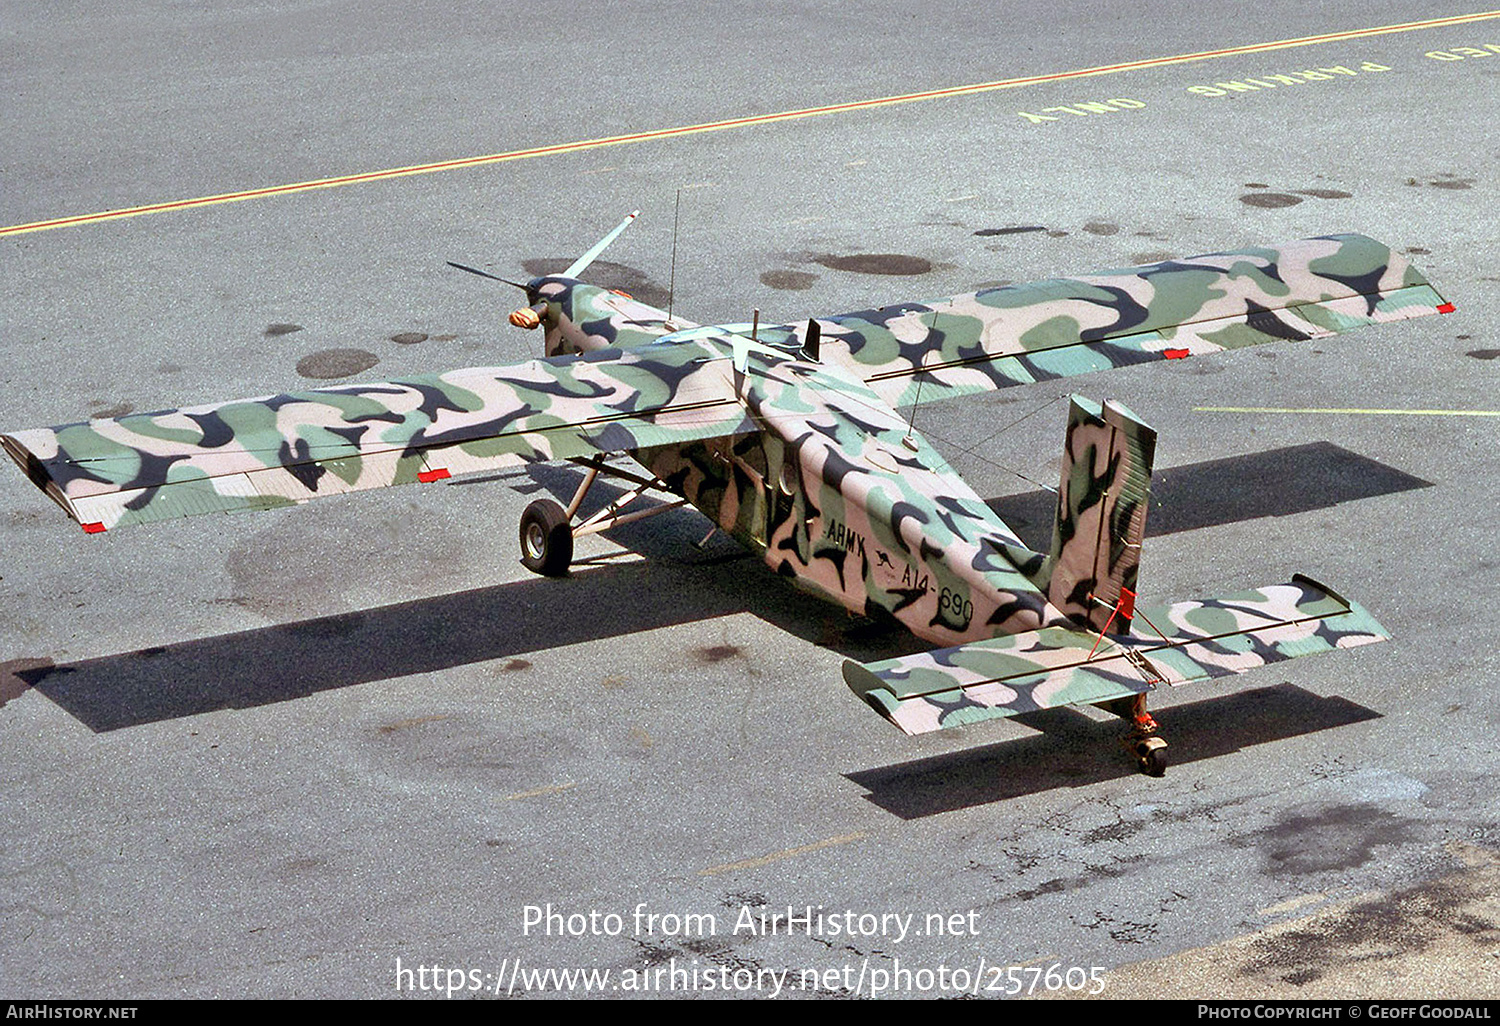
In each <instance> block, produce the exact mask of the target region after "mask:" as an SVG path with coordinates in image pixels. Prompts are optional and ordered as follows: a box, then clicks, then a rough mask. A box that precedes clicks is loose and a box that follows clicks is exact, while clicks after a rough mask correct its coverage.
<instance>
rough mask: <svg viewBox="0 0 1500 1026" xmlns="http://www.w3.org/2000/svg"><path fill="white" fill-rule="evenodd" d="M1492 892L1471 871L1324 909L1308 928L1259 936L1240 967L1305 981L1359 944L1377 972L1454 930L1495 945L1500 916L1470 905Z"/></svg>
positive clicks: (1479, 945)
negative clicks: (1325, 914)
mask: <svg viewBox="0 0 1500 1026" xmlns="http://www.w3.org/2000/svg"><path fill="white" fill-rule="evenodd" d="M1481 879H1482V878H1481ZM1485 897H1486V895H1485V894H1484V893H1483V892H1482V889H1479V890H1476V886H1475V881H1474V880H1473V879H1470V878H1468V875H1466V874H1456V875H1453V876H1448V877H1443V878H1440V879H1437V880H1432V881H1429V882H1427V883H1423V884H1418V885H1417V886H1415V887H1410V888H1407V889H1406V890H1401V891H1394V892H1392V893H1390V894H1382V895H1380V896H1378V897H1374V898H1371V899H1369V900H1366V901H1361V902H1358V903H1357V904H1355V905H1353V906H1351V907H1350V908H1347V909H1343V910H1340V911H1338V912H1337V913H1334V914H1332V915H1331V916H1329V917H1321V916H1320V917H1318V920H1317V922H1316V925H1314V926H1311V927H1310V928H1309V929H1291V930H1286V931H1281V932H1277V933H1275V934H1273V935H1271V936H1267V937H1260V938H1257V939H1256V940H1255V942H1254V944H1253V945H1252V947H1251V951H1250V954H1249V956H1248V957H1247V958H1246V960H1245V962H1244V964H1243V965H1242V966H1241V967H1240V969H1239V972H1240V974H1241V975H1248V974H1260V973H1267V974H1275V975H1277V976H1279V977H1280V978H1281V979H1282V980H1285V981H1286V982H1287V983H1290V984H1293V985H1294V986H1301V985H1302V984H1304V983H1310V982H1311V981H1313V980H1317V979H1320V978H1321V977H1322V976H1323V975H1324V972H1325V970H1326V969H1327V968H1328V967H1329V966H1337V965H1342V964H1344V963H1347V962H1350V961H1351V958H1350V952H1351V951H1353V952H1357V955H1356V956H1355V957H1354V959H1353V961H1356V962H1357V963H1358V964H1360V965H1361V966H1362V967H1363V969H1362V972H1366V973H1369V972H1372V971H1375V972H1378V970H1376V969H1375V968H1374V966H1373V965H1372V963H1378V962H1380V961H1383V960H1391V959H1400V960H1402V961H1408V960H1410V959H1411V958H1412V957H1413V956H1414V955H1415V954H1417V953H1419V952H1422V951H1425V950H1427V949H1428V948H1430V947H1432V946H1433V944H1434V943H1435V942H1436V941H1438V940H1439V938H1440V937H1442V936H1443V935H1445V934H1446V933H1448V932H1450V931H1451V932H1454V933H1460V934H1464V935H1466V936H1468V937H1471V938H1473V941H1474V945H1475V948H1476V949H1477V950H1484V949H1486V948H1493V947H1494V945H1495V944H1496V943H1497V942H1500V923H1496V922H1494V921H1493V920H1489V919H1484V918H1481V917H1479V916H1477V915H1475V914H1474V912H1473V911H1472V910H1471V909H1470V908H1467V907H1466V906H1469V905H1472V904H1473V903H1475V902H1480V901H1483V900H1484V899H1485Z"/></svg>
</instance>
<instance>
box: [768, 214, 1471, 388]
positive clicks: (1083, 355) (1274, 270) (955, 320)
mask: <svg viewBox="0 0 1500 1026" xmlns="http://www.w3.org/2000/svg"><path fill="white" fill-rule="evenodd" d="M1451 310H1452V306H1451V305H1450V304H1447V303H1446V302H1444V300H1443V298H1442V297H1441V296H1440V295H1438V293H1437V292H1436V290H1434V289H1433V287H1432V285H1431V284H1429V283H1428V281H1427V279H1426V278H1425V277H1424V276H1423V275H1422V273H1421V272H1420V271H1418V270H1417V269H1416V268H1415V267H1413V266H1412V265H1411V263H1410V262H1409V261H1408V260H1406V258H1405V257H1402V256H1401V255H1399V254H1397V253H1395V252H1393V251H1392V250H1391V249H1390V248H1388V247H1386V246H1384V245H1382V244H1381V243H1379V242H1376V241H1375V240H1374V239H1370V238H1367V237H1365V236H1363V235H1329V236H1324V237H1321V238H1314V239H1304V240H1302V241H1300V242H1293V243H1289V244H1287V245H1284V246H1278V247H1271V248H1258V249H1245V250H1238V251H1235V252H1230V253H1212V254H1208V255H1205V256H1197V257H1188V258H1185V259H1182V260H1167V261H1163V262H1161V263H1157V264H1147V265H1144V266H1141V267H1131V268H1124V269H1120V270H1111V271H1101V272H1099V273H1097V274H1087V275H1081V276H1078V277H1075V278H1057V279H1052V280H1048V281H1041V282H1034V283H1031V284H1025V285H1007V286H1004V287H1001V288H993V289H985V290H982V291H980V292H974V293H968V294H965V295H961V296H951V297H948V298H944V299H935V300H929V301H925V302H916V303H900V304H896V305H893V306H885V307H881V308H879V309H877V310H862V311H857V312H854V313H847V314H842V315H840V316H837V317H829V318H823V319H820V320H819V321H818V326H819V328H820V329H821V333H822V347H823V351H824V352H825V353H827V352H830V351H836V350H838V349H840V348H846V349H847V353H848V359H849V360H850V361H852V364H853V365H854V367H856V368H857V369H858V373H859V374H860V375H861V376H862V377H863V378H864V380H865V381H866V382H867V383H868V384H869V385H870V386H871V387H872V388H874V389H875V390H876V391H877V392H879V393H880V394H881V396H882V397H883V398H884V399H886V401H887V402H890V403H891V404H892V405H894V406H904V405H908V404H911V403H914V402H917V401H919V400H920V401H922V402H929V401H933V400H937V399H946V398H951V397H953V396H958V395H966V394H970V393H974V392H983V391H988V390H990V389H994V388H1003V387H1005V386H1008V385H1016V384H1025V383H1029V382H1032V381H1038V380H1045V379H1049V378H1059V377H1067V376H1070V375H1073V374H1084V373H1087V372H1089V371H1096V370H1105V369H1107V368H1110V367H1123V366H1128V365H1130V364H1136V363H1145V362H1149V361H1153V360H1163V359H1166V360H1170V359H1176V358H1180V357H1185V356H1191V355H1201V354H1204V353H1213V352H1219V351H1220V350H1224V349H1233V348H1237V347H1240V346H1249V345H1257V344H1259V343H1262V342H1270V341H1275V340H1293V341H1301V340H1307V339H1315V338H1324V337H1327V336H1329V335H1333V334H1337V333H1339V332H1343V331H1348V330H1351V329H1353V328H1357V327H1362V326H1364V325H1367V324H1376V323H1380V322H1384V321H1394V320H1402V319H1405V318H1409V317H1419V316H1422V315H1424V314H1431V313H1447V312H1449V311H1451ZM772 330H773V331H777V330H779V331H780V332H784V333H785V335H786V336H789V341H790V340H795V343H796V344H797V345H800V344H801V340H802V339H803V338H804V337H805V335H806V330H807V329H806V328H805V327H796V326H791V325H786V326H782V327H781V328H780V329H772ZM769 334H770V333H769V332H768V335H769ZM919 368H920V370H921V371H922V373H921V376H920V379H918V378H917V373H918V370H919ZM919 384H920V388H919V387H918V386H919Z"/></svg>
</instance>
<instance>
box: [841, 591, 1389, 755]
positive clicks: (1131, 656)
mask: <svg viewBox="0 0 1500 1026" xmlns="http://www.w3.org/2000/svg"><path fill="white" fill-rule="evenodd" d="M1389 637H1390V635H1389V634H1387V633H1386V631H1385V629H1384V628H1382V627H1381V626H1380V624H1379V623H1377V622H1376V621H1375V618H1374V617H1372V616H1371V615H1370V614H1369V613H1368V612H1366V611H1365V610H1364V609H1363V608H1362V607H1360V606H1359V605H1357V604H1355V603H1353V602H1349V601H1347V600H1345V599H1343V598H1342V597H1340V596H1339V595H1337V594H1335V593H1334V592H1332V591H1330V590H1329V589H1327V588H1325V587H1324V586H1323V585H1321V584H1318V583H1317V582H1316V581H1313V580H1311V579H1310V578H1307V577H1303V576H1302V575H1300V574H1298V575H1296V576H1294V577H1293V578H1292V581H1291V583H1289V584H1278V585H1274V586H1272V587H1269V588H1260V589H1258V590H1255V591H1247V592H1241V593H1239V594H1235V595H1228V596H1225V597H1223V598H1217V599H1205V600H1198V601H1189V602H1178V603H1175V604H1173V605H1170V606H1165V607H1159V608H1155V609H1142V608H1139V607H1138V608H1137V610H1136V617H1135V621H1134V623H1133V625H1132V628H1131V631H1130V633H1129V634H1125V635H1108V636H1104V637H1101V636H1100V635H1098V634H1093V633H1088V632H1085V631H1080V630H1076V629H1072V628H1068V627H1046V628H1043V629H1041V630H1037V631H1030V632H1027V633H1025V634H1016V635H1012V636H1009V637H1000V638H992V639H989V640H987V641H977V642H972V643H969V644H965V645H958V646H955V647H954V648H945V649H938V650H936V651H932V652H922V653H918V654H916V655H910V656H902V657H900V658H897V659H888V660H884V661H882V662H877V663H864V664H861V663H856V662H854V661H852V660H850V661H848V662H845V663H844V680H845V682H846V683H847V684H848V685H849V687H850V689H852V690H853V691H854V693H855V694H857V695H859V696H860V697H861V698H863V699H864V700H865V701H866V702H868V703H869V704H870V705H871V706H872V707H873V708H874V709H875V710H876V711H877V712H879V713H880V714H881V715H883V716H884V717H886V719H888V720H890V721H891V722H892V723H894V724H895V725H896V726H898V727H900V728H901V729H902V730H903V731H905V732H906V733H908V734H924V733H927V732H929V731H934V730H941V729H944V728H946V727H960V726H964V725H966V724H969V723H976V722H978V721H980V720H989V719H998V718H1001V717H1005V716H1014V715H1017V714H1018V713H1028V712H1035V711H1037V710H1039V709H1051V708H1054V707H1056V706H1062V705H1078V704H1082V703H1096V702H1106V701H1109V700H1111V699H1115V698H1124V697H1127V696H1130V695H1136V694H1141V693H1142V692H1146V691H1151V690H1153V689H1155V688H1156V686H1157V685H1159V684H1172V685H1177V684H1184V683H1187V682H1188V681H1194V680H1206V679H1208V678H1210V677H1223V676H1227V675H1229V674H1234V673H1243V672H1245V671H1246V670H1251V669H1254V668H1255V667H1257V666H1264V665H1265V664H1267V663H1274V662H1280V661H1281V660H1283V659H1293V658H1296V657H1297V656H1304V655H1312V654H1314V653H1317V652H1327V651H1331V650H1333V649H1338V648H1353V647H1354V646H1356V645H1367V644H1370V643H1371V642H1376V641H1384V640H1386V639H1387V638H1389Z"/></svg>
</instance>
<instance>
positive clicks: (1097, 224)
mask: <svg viewBox="0 0 1500 1026" xmlns="http://www.w3.org/2000/svg"><path fill="white" fill-rule="evenodd" d="M1083 230H1084V231H1086V232H1088V233H1089V234H1090V235H1118V234H1119V233H1120V226H1119V225H1117V224H1115V223H1114V222H1113V221H1089V222H1088V223H1087V224H1085V225H1084V226H1083Z"/></svg>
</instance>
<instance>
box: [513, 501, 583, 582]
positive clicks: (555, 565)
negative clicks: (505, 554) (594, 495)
mask: <svg viewBox="0 0 1500 1026" xmlns="http://www.w3.org/2000/svg"><path fill="white" fill-rule="evenodd" d="M572 562H573V528H572V527H571V526H570V525H569V523H568V514H567V512H566V511H564V510H563V508H562V507H561V506H559V505H558V504H557V503H555V502H553V501H552V500H551V499H537V500H536V501H535V502H533V503H532V504H531V505H530V506H527V507H526V512H524V513H522V514H521V565H522V566H524V567H526V569H528V570H530V571H531V572H532V573H537V574H543V575H545V576H547V577H565V576H567V573H568V566H569V565H570V564H571V563H572Z"/></svg>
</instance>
